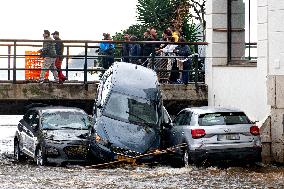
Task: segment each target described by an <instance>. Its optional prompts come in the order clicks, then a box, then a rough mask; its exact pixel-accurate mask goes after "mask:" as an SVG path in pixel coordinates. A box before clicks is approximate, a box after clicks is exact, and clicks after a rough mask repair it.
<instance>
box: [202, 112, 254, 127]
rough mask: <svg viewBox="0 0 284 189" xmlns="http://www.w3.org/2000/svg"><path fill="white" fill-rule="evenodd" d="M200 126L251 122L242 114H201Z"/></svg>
mask: <svg viewBox="0 0 284 189" xmlns="http://www.w3.org/2000/svg"><path fill="white" fill-rule="evenodd" d="M198 123H199V125H200V126H212V125H235V124H250V123H251V121H250V120H249V118H248V117H247V116H246V115H245V114H244V113H243V112H217V113H207V114H201V115H199V118H198Z"/></svg>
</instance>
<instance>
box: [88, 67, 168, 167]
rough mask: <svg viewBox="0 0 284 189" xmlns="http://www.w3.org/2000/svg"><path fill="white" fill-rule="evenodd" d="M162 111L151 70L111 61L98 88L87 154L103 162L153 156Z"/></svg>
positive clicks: (161, 120)
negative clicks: (112, 63) (88, 152)
mask: <svg viewBox="0 0 284 189" xmlns="http://www.w3.org/2000/svg"><path fill="white" fill-rule="evenodd" d="M163 110H164V107H163V105H162V99H161V92H160V89H159V82H158V79H157V76H156V73H155V72H154V71H153V70H151V69H148V68H145V67H143V66H139V65H135V64H131V63H124V62H118V63H114V65H113V66H111V67H110V68H109V69H108V70H107V71H106V72H105V73H104V75H103V76H102V79H101V81H100V84H99V87H98V91H97V98H96V103H95V104H94V127H93V130H92V131H91V132H92V134H91V146H90V151H91V153H92V154H93V155H94V156H95V158H97V159H98V160H101V161H103V162H110V161H115V160H121V159H122V160H123V159H124V158H133V159H135V161H136V160H137V161H136V162H138V161H145V160H146V161H148V160H153V159H155V157H156V156H153V154H154V152H155V151H158V150H159V149H160V146H161V129H162V124H163V120H164V118H163V116H164V115H163V114H164V113H163ZM150 154H152V155H150ZM138 157H139V158H138Z"/></svg>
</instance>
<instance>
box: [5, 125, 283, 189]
mask: <svg viewBox="0 0 284 189" xmlns="http://www.w3.org/2000/svg"><path fill="white" fill-rule="evenodd" d="M14 132H15V127H14V126H9V127H0V153H1V155H0V189H18V188H19V189H20V188H21V189H23V188H27V189H34V188H42V189H50V188H56V189H57V188H58V189H61V188H62V189H65V188H66V189H67V188H68V189H73V188H74V189H77V188H204V189H205V188H206V189H207V188H281V189H282V188H283V189H284V167H283V166H273V165H264V164H259V165H255V166H225V167H224V166H222V167H220V166H215V165H212V166H207V167H195V166H190V167H189V168H172V167H170V166H164V165H158V166H154V167H149V166H138V167H136V166H129V165H125V166H122V167H119V168H112V169H95V168H90V167H85V166H79V165H69V166H66V167H56V166H46V167H38V166H36V165H35V164H34V163H33V162H31V161H27V162H22V163H19V162H15V161H14V159H13V155H12V152H13V143H12V140H13V135H14Z"/></svg>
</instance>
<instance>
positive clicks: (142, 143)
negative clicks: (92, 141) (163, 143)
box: [96, 117, 160, 153]
mask: <svg viewBox="0 0 284 189" xmlns="http://www.w3.org/2000/svg"><path fill="white" fill-rule="evenodd" d="M96 129H97V130H98V131H103V132H104V133H105V136H106V138H107V140H108V141H109V142H110V144H111V145H112V147H119V148H122V149H125V150H131V151H135V152H139V153H145V152H147V151H149V150H151V149H155V148H158V147H159V143H160V135H159V129H157V128H151V127H149V126H147V125H136V124H132V123H126V122H122V121H118V120H114V119H110V118H107V117H104V118H103V120H102V121H101V122H100V124H98V125H97V128H96Z"/></svg>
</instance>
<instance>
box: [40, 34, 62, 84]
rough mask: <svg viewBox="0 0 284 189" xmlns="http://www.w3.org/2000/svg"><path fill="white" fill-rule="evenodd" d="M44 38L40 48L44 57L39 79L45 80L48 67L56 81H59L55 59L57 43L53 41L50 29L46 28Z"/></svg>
mask: <svg viewBox="0 0 284 189" xmlns="http://www.w3.org/2000/svg"><path fill="white" fill-rule="evenodd" d="M43 38H44V42H43V45H42V48H41V49H40V50H38V52H39V53H40V56H41V57H43V63H42V70H41V73H40V77H39V81H40V82H41V83H43V82H44V76H45V73H46V71H47V70H48V69H50V70H51V72H52V74H53V77H54V80H55V82H59V79H58V74H57V70H56V67H55V59H56V51H55V45H54V43H53V42H52V41H51V40H52V39H51V37H50V32H49V31H48V30H44V32H43Z"/></svg>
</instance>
